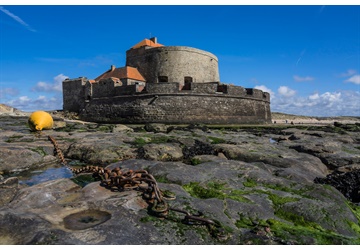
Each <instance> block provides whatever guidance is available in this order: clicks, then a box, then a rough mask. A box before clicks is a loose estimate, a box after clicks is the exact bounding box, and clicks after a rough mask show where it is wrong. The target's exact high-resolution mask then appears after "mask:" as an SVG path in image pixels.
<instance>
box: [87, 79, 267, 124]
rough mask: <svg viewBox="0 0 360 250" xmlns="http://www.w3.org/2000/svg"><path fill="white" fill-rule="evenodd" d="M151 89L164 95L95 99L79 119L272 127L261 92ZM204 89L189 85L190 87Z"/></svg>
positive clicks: (166, 85)
mask: <svg viewBox="0 0 360 250" xmlns="http://www.w3.org/2000/svg"><path fill="white" fill-rule="evenodd" d="M150 85H154V86H159V85H160V86H161V87H162V90H163V91H161V92H160V91H157V88H149V89H148V90H149V91H147V93H139V94H137V95H123V96H114V97H112V98H94V99H92V100H91V102H89V103H88V104H87V105H86V106H85V108H84V109H83V110H82V112H80V117H81V118H82V119H84V120H87V121H93V122H105V123H148V122H154V123H168V124H181V123H205V124H250V123H251V124H263V123H271V113H270V95H269V94H268V93H264V92H262V91H261V90H257V89H244V88H242V87H238V86H230V85H223V86H224V92H219V93H213V94H210V93H208V94H204V93H200V92H198V93H197V92H196V91H192V90H189V91H177V89H178V86H179V84H178V83H160V84H159V83H157V84H150ZM203 85H204V84H203V83H192V84H191V87H192V88H193V89H196V87H197V86H203ZM206 85H208V86H207V88H208V90H211V89H213V88H214V87H216V86H218V84H217V83H213V84H206ZM160 86H159V87H160ZM151 89H152V90H153V91H154V92H153V93H152V91H151ZM201 92H203V91H201ZM209 92H210V91H209Z"/></svg>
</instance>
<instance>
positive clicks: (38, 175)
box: [17, 167, 74, 186]
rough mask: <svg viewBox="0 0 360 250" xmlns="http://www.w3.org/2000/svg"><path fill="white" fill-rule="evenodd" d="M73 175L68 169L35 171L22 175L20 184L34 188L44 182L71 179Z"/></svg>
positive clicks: (58, 168) (20, 175)
mask: <svg viewBox="0 0 360 250" xmlns="http://www.w3.org/2000/svg"><path fill="white" fill-rule="evenodd" d="M73 176H74V175H73V173H72V172H71V171H70V170H69V169H68V168H67V167H57V168H56V167H54V168H48V169H45V170H33V171H27V172H23V173H20V174H19V176H17V177H18V178H19V182H20V183H21V184H26V185H28V186H33V185H36V184H39V183H42V182H46V181H51V180H56V179H61V178H71V177H73Z"/></svg>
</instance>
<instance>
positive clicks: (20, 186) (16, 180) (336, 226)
mask: <svg viewBox="0 0 360 250" xmlns="http://www.w3.org/2000/svg"><path fill="white" fill-rule="evenodd" d="M27 115H28V114H26V113H25V114H24V113H21V112H20V113H17V114H16V115H14V111H12V112H7V113H6V112H3V113H2V115H0V126H1V128H0V132H1V133H0V163H1V164H0V244H105V245H106V244H120V245H125V244H133V245H135V244H137V245H138V244H144V245H148V244H192V245H193V244H195V245H198V244H224V245H225V244H359V243H360V224H359V222H360V221H359V220H360V207H359V204H358V202H359V201H358V200H354V199H351V197H349V195H347V194H346V191H344V192H343V193H342V190H340V189H339V188H338V189H339V190H338V189H336V188H335V187H334V186H331V185H329V184H331V183H330V182H325V181H323V182H322V183H321V181H317V182H314V180H315V179H317V180H325V179H326V178H327V176H328V175H329V174H331V173H333V174H334V173H336V174H337V175H339V176H342V175H343V176H345V174H348V173H358V170H359V169H360V123H359V121H356V119H355V118H354V119H355V120H352V121H353V122H351V123H343V122H341V121H340V122H339V121H337V122H335V123H334V122H333V123H328V124H324V125H321V124H320V125H319V124H301V123H300V124H297V123H294V124H293V125H292V124H289V123H288V124H286V123H280V122H277V123H276V124H272V125H264V126H235V125H233V126H203V125H181V126H180V125H174V126H169V125H163V124H146V125H131V126H130V125H129V126H124V125H120V124H95V123H85V122H81V121H78V120H75V119H74V118H76V117H75V116H74V115H71V114H62V113H60V112H57V113H53V114H52V115H53V117H54V120H55V128H54V129H53V130H45V131H42V132H41V133H33V132H30V130H29V128H28V126H27V119H28V116H27ZM280 120H283V119H282V118H281V119H279V121H280ZM289 121H290V119H289ZM49 135H50V136H52V137H53V138H55V139H56V141H57V143H58V145H59V147H60V149H61V151H62V152H63V154H64V156H65V158H66V160H67V162H68V166H71V167H75V168H76V167H82V166H86V165H96V166H102V167H106V168H109V169H114V168H115V167H120V168H122V169H132V170H140V169H145V170H147V171H148V172H149V173H150V174H151V175H153V176H154V177H155V179H156V180H157V182H158V185H159V187H160V188H161V189H162V190H169V191H171V192H172V193H174V194H175V195H176V199H175V200H172V201H169V205H170V206H171V207H173V208H177V209H181V210H184V211H187V212H189V213H190V214H197V215H199V216H201V217H203V218H208V219H211V220H213V221H215V222H216V224H217V225H219V228H221V229H222V230H223V231H222V237H218V235H215V234H213V233H212V231H211V230H210V229H209V227H208V226H206V225H196V223H195V225H188V224H186V223H184V220H183V218H184V214H181V213H176V212H174V211H170V212H169V216H168V218H166V219H164V218H159V217H156V216H154V214H152V213H151V211H150V210H149V209H148V204H147V203H146V201H145V200H144V199H143V197H142V194H141V192H140V191H136V190H124V191H121V192H119V191H111V190H109V189H106V188H104V187H102V186H101V185H100V182H99V181H97V180H96V179H94V178H93V177H92V176H91V174H87V175H86V174H84V175H79V176H75V175H74V174H73V173H72V172H71V171H70V170H69V169H68V168H67V167H66V166H62V165H61V164H60V162H59V159H58V158H57V157H56V156H54V147H53V145H52V144H51V142H50V141H49V140H48V136H49ZM349 176H352V175H349V174H348V175H346V178H350V179H351V178H352V177H349ZM332 180H333V181H335V182H336V183H339V181H338V180H337V179H335V178H333V179H332ZM357 181H358V180H356V179H354V180H348V181H347V182H345V185H346V183H348V185H354V186H356V185H358V184H357ZM324 183H327V184H324ZM356 187H357V186H356ZM352 192H353V193H354V192H355V194H358V192H359V190H358V189H357V190H356V189H355V191H354V189H352ZM348 193H349V192H348Z"/></svg>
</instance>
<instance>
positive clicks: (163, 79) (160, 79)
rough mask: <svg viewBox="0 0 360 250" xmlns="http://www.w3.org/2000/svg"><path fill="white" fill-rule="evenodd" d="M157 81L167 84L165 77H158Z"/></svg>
mask: <svg viewBox="0 0 360 250" xmlns="http://www.w3.org/2000/svg"><path fill="white" fill-rule="evenodd" d="M158 81H159V82H168V77H167V76H159V77H158Z"/></svg>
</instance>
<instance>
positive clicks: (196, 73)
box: [126, 46, 220, 84]
mask: <svg viewBox="0 0 360 250" xmlns="http://www.w3.org/2000/svg"><path fill="white" fill-rule="evenodd" d="M126 66H131V67H135V68H137V69H138V71H139V72H140V73H141V74H142V75H143V76H144V78H145V79H146V82H147V83H158V82H179V83H180V84H184V83H190V82H197V83H202V82H219V81H220V78H219V67H218V59H217V57H216V56H215V55H213V54H211V53H209V52H207V51H204V50H200V49H195V48H191V47H184V46H159V47H151V46H142V47H138V48H131V49H130V50H128V51H127V52H126Z"/></svg>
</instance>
